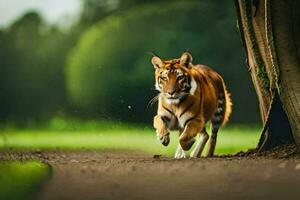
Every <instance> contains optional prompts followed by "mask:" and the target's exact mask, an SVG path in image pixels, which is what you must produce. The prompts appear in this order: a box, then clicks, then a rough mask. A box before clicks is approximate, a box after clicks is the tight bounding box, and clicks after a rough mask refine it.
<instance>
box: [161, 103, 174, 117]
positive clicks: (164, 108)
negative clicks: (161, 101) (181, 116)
mask: <svg viewBox="0 0 300 200" xmlns="http://www.w3.org/2000/svg"><path fill="white" fill-rule="evenodd" d="M162 107H163V109H165V110H166V111H168V112H169V113H170V114H172V115H173V114H174V113H173V112H172V111H171V110H170V109H168V108H166V107H165V106H163V105H162Z"/></svg>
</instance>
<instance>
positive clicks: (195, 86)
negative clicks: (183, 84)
mask: <svg viewBox="0 0 300 200" xmlns="http://www.w3.org/2000/svg"><path fill="white" fill-rule="evenodd" d="M196 90H197V83H196V81H195V79H194V78H193V77H192V78H191V90H190V94H191V95H194V94H195V92H196Z"/></svg>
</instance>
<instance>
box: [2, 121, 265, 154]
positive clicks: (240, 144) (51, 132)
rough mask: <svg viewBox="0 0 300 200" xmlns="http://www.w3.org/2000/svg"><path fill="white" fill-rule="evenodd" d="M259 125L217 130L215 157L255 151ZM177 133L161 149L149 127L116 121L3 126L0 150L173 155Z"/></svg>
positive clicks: (56, 122) (57, 122)
mask: <svg viewBox="0 0 300 200" xmlns="http://www.w3.org/2000/svg"><path fill="white" fill-rule="evenodd" d="M259 134H260V129H259V128H258V126H229V127H225V128H222V129H221V130H220V131H219V136H218V143H217V147H216V153H217V154H228V153H236V152H239V151H243V150H247V149H249V148H255V147H256V145H257V142H258V139H259V136H260V135H259ZM177 135H178V134H177V133H176V132H173V133H171V142H170V144H169V146H168V147H164V146H163V145H161V144H160V143H159V142H158V141H157V140H156V134H155V131H154V130H153V129H152V128H149V127H144V126H141V125H130V124H122V123H115V122H96V121H89V122H84V123H83V122H79V121H76V120H75V121H74V120H73V121H65V120H60V119H55V120H52V121H51V123H49V124H47V126H43V127H37V128H31V129H17V128H11V127H5V128H3V127H2V130H0V149H19V150H33V149H97V150H127V151H128V150H129V151H130V150H132V151H141V152H144V153H148V154H161V155H166V156H172V155H173V153H174V152H175V149H176V146H177V143H178V140H177V138H178V136H177Z"/></svg>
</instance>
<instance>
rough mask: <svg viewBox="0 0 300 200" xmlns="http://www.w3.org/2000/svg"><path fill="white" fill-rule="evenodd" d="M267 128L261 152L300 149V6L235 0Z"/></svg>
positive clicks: (294, 0)
mask: <svg viewBox="0 0 300 200" xmlns="http://www.w3.org/2000/svg"><path fill="white" fill-rule="evenodd" d="M235 5H236V10H237V16H238V27H239V30H240V34H241V39H242V43H243V46H244V49H245V53H246V57H247V65H248V68H249V72H250V75H251V78H252V81H253V84H254V88H255V90H256V93H257V97H258V101H259V108H260V113H261V118H262V121H263V124H264V129H263V132H262V136H261V139H260V141H259V144H258V149H260V150H267V149H270V148H273V147H275V146H277V145H280V144H286V143H297V144H300V9H299V8H300V0H284V1H282V0H272V1H271V0H252V1H250V0H235Z"/></svg>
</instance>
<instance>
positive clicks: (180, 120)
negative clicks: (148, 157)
mask: <svg viewBox="0 0 300 200" xmlns="http://www.w3.org/2000/svg"><path fill="white" fill-rule="evenodd" d="M152 64H153V66H154V68H155V79H156V84H155V86H156V89H157V90H158V91H159V92H160V93H159V96H158V110H157V115H156V116H155V117H154V127H155V129H156V133H157V137H158V139H159V140H160V141H161V142H162V144H163V145H165V146H167V145H168V144H169V141H170V139H169V131H170V130H174V129H175V130H179V134H180V136H179V146H178V149H177V151H176V154H175V158H184V157H186V155H185V152H184V151H186V150H189V149H190V148H191V147H192V145H193V144H194V141H195V137H196V135H197V134H198V133H199V134H200V138H199V140H198V143H197V145H196V147H195V149H194V151H193V152H192V155H191V156H192V157H200V155H201V153H202V150H203V148H204V146H205V143H206V142H207V141H208V138H209V136H208V134H207V132H206V130H205V125H206V123H207V122H211V124H212V133H211V136H210V141H209V147H208V156H213V153H214V149H215V145H216V139H217V132H218V130H219V127H220V126H221V125H222V124H225V123H226V122H227V121H228V119H229V116H230V114H231V108H232V103H231V99H230V94H229V93H228V92H227V90H226V86H225V84H224V81H223V78H222V77H221V76H220V75H219V74H218V73H217V72H215V71H213V70H212V69H210V68H209V67H207V66H204V65H193V64H192V56H191V54H190V53H188V52H185V53H183V54H182V56H181V57H180V58H178V59H172V60H168V61H164V60H162V59H161V58H159V57H158V56H154V57H153V58H152Z"/></svg>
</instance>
